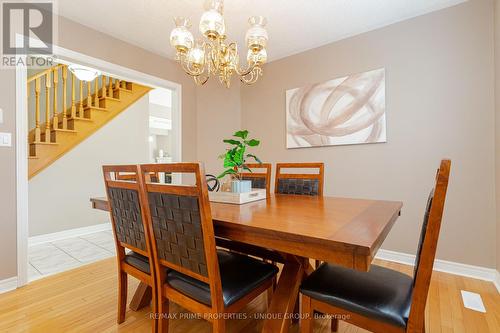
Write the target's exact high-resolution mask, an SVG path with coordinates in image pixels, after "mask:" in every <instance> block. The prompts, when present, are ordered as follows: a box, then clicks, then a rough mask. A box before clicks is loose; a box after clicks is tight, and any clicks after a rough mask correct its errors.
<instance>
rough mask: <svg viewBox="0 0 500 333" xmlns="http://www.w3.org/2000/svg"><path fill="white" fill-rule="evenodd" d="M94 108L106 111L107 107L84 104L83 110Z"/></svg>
mask: <svg viewBox="0 0 500 333" xmlns="http://www.w3.org/2000/svg"><path fill="white" fill-rule="evenodd" d="M88 109H94V110H98V111H108V108H101V107H100V106H86V107H84V108H83V110H88Z"/></svg>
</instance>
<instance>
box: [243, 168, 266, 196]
mask: <svg viewBox="0 0 500 333" xmlns="http://www.w3.org/2000/svg"><path fill="white" fill-rule="evenodd" d="M245 166H246V167H247V168H249V169H250V170H252V172H243V173H242V174H241V176H242V179H243V180H250V181H251V182H252V188H260V189H266V192H267V195H268V196H269V194H270V193H271V163H247V164H245ZM253 169H265V172H254V171H253Z"/></svg>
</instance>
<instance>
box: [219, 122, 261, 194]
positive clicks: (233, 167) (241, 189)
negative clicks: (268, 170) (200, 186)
mask: <svg viewBox="0 0 500 333" xmlns="http://www.w3.org/2000/svg"><path fill="white" fill-rule="evenodd" d="M233 137H234V139H225V140H223V141H224V142H225V143H227V144H230V145H231V146H232V147H231V148H228V149H227V151H226V153H224V154H222V155H220V156H219V158H220V159H222V160H224V168H226V170H224V172H222V173H221V174H220V175H219V176H218V177H217V178H219V179H220V178H223V177H225V176H227V175H229V176H231V178H232V182H231V191H232V192H236V193H245V192H250V191H251V190H252V182H251V181H250V180H243V179H242V177H241V173H242V172H243V170H246V171H249V172H252V170H250V169H249V168H248V167H247V166H246V165H245V162H246V159H247V158H252V159H253V160H255V161H256V162H257V163H262V162H261V161H260V159H259V158H258V157H257V156H255V155H253V154H249V153H248V148H249V147H257V146H258V145H259V144H260V141H259V140H256V139H250V140H249V139H248V131H247V130H241V131H238V132H236V133H234V134H233Z"/></svg>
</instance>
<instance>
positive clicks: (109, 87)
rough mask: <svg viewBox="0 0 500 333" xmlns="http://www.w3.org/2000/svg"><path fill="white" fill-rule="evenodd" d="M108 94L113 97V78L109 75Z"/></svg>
mask: <svg viewBox="0 0 500 333" xmlns="http://www.w3.org/2000/svg"><path fill="white" fill-rule="evenodd" d="M108 96H109V97H113V78H112V77H111V76H110V77H109V86H108Z"/></svg>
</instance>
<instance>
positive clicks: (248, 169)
mask: <svg viewBox="0 0 500 333" xmlns="http://www.w3.org/2000/svg"><path fill="white" fill-rule="evenodd" d="M243 170H246V171H248V172H253V171H252V169H250V168H249V167H247V166H246V165H244V164H243Z"/></svg>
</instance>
